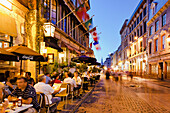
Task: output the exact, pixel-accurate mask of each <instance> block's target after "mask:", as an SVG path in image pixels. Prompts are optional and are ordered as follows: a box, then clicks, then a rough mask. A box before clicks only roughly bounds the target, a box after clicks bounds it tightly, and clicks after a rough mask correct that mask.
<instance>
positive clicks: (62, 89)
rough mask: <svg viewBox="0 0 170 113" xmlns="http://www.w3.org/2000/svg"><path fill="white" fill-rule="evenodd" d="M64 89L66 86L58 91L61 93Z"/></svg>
mask: <svg viewBox="0 0 170 113" xmlns="http://www.w3.org/2000/svg"><path fill="white" fill-rule="evenodd" d="M64 90H66V88H61V90H60V91H59V92H58V93H61V92H62V91H64Z"/></svg>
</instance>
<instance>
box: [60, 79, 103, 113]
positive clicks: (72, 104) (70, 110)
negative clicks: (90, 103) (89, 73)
mask: <svg viewBox="0 0 170 113" xmlns="http://www.w3.org/2000/svg"><path fill="white" fill-rule="evenodd" d="M99 82H100V80H99V81H98V82H97V83H96V84H94V85H93V86H92V87H88V90H86V91H85V93H82V96H81V99H74V100H73V101H72V99H68V100H67V105H65V100H64V101H63V100H61V102H60V103H59V104H58V106H57V113H74V112H75V111H76V110H77V108H78V107H79V106H80V105H81V104H82V103H83V102H84V100H85V99H86V98H87V97H88V96H89V95H90V94H91V93H92V91H93V90H94V88H95V86H96V85H97V84H98V83H99Z"/></svg>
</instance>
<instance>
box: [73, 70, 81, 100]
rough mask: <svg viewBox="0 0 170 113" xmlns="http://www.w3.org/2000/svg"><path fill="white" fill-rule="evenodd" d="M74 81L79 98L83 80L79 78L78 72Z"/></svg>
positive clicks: (75, 73)
mask: <svg viewBox="0 0 170 113" xmlns="http://www.w3.org/2000/svg"><path fill="white" fill-rule="evenodd" d="M73 80H74V81H76V85H77V88H76V89H77V90H78V97H79V94H80V88H81V82H82V80H81V78H80V77H79V76H78V72H77V71H75V72H74V77H73Z"/></svg>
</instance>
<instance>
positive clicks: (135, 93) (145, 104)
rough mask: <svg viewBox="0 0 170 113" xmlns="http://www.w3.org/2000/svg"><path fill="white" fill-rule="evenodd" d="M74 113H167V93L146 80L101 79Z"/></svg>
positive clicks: (169, 96)
mask: <svg viewBox="0 0 170 113" xmlns="http://www.w3.org/2000/svg"><path fill="white" fill-rule="evenodd" d="M101 79H102V80H101V81H100V83H99V84H98V85H97V86H96V88H95V89H94V91H93V93H92V94H91V95H90V96H89V97H88V98H87V99H86V100H85V102H84V103H83V104H82V105H81V106H80V107H79V109H78V110H77V111H76V112H77V113H170V89H169V88H167V87H162V86H159V85H157V84H154V83H153V82H150V81H148V80H145V79H140V78H134V79H133V80H132V81H131V80H130V79H127V78H126V77H123V78H122V81H119V82H115V81H114V79H113V78H111V79H110V80H105V78H104V77H102V78H101Z"/></svg>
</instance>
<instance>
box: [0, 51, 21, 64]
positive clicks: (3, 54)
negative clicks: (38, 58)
mask: <svg viewBox="0 0 170 113" xmlns="http://www.w3.org/2000/svg"><path fill="white" fill-rule="evenodd" d="M0 60H4V61H18V60H19V59H18V57H17V56H16V55H14V54H12V53H10V52H8V51H6V50H5V49H3V48H0Z"/></svg>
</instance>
